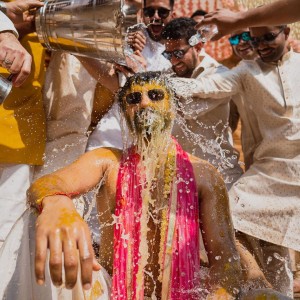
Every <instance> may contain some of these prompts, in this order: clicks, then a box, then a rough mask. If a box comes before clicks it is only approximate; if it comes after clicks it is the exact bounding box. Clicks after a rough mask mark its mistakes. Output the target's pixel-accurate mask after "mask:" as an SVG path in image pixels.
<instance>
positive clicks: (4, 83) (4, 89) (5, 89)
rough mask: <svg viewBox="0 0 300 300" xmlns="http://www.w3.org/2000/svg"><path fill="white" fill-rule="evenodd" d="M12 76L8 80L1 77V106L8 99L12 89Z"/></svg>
mask: <svg viewBox="0 0 300 300" xmlns="http://www.w3.org/2000/svg"><path fill="white" fill-rule="evenodd" d="M12 76H13V75H9V76H8V78H5V77H3V76H2V75H0V104H2V103H3V101H4V100H5V99H6V98H7V96H8V95H9V93H10V91H11V89H12V82H11V80H12Z"/></svg>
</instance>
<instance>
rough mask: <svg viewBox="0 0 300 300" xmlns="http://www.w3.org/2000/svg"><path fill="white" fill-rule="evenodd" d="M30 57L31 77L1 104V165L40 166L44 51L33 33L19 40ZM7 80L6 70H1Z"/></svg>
mask: <svg viewBox="0 0 300 300" xmlns="http://www.w3.org/2000/svg"><path fill="white" fill-rule="evenodd" d="M20 42H21V43H22V45H23V47H24V48H25V49H26V50H27V51H28V52H29V53H30V54H31V55H32V59H33V63H32V69H31V74H30V76H29V78H28V79H27V80H26V82H25V83H24V84H23V85H22V86H21V87H19V88H14V87H13V88H12V91H11V93H10V95H9V96H8V97H7V99H6V100H5V101H4V103H3V104H2V105H0V163H22V164H30V165H41V164H43V161H42V157H43V154H44V149H45V115H44V109H43V102H42V93H41V89H42V86H43V83H44V75H45V68H44V58H45V50H44V49H43V47H42V46H41V44H40V43H39V42H38V39H37V36H36V34H34V33H32V34H28V35H26V36H25V37H24V38H23V39H21V41H20ZM0 73H1V74H2V75H4V76H6V77H7V74H8V72H7V70H6V69H4V68H0Z"/></svg>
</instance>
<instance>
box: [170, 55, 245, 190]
mask: <svg viewBox="0 0 300 300" xmlns="http://www.w3.org/2000/svg"><path fill="white" fill-rule="evenodd" d="M200 59H201V63H200V64H199V65H198V66H197V68H196V69H195V70H194V72H193V74H192V78H195V79H198V78H201V77H204V76H208V75H211V74H215V73H221V72H225V71H226V70H227V68H225V67H224V66H222V65H221V64H219V63H218V62H217V61H216V60H214V59H213V58H212V57H210V56H209V55H208V54H206V53H205V51H203V50H202V51H201V53H200ZM171 80H172V79H171ZM192 80H193V79H192ZM186 81H187V82H185V84H184V85H176V86H175V87H174V89H175V91H176V94H177V95H182V96H183V97H180V104H179V113H178V117H177V122H175V125H174V128H173V132H172V133H173V135H174V136H175V137H176V139H177V140H178V142H179V144H180V145H181V146H182V148H183V149H184V150H185V151H186V152H188V153H191V154H193V155H195V156H197V157H200V158H201V159H204V160H206V161H208V162H210V163H211V164H212V165H214V166H215V167H216V168H217V169H218V170H219V171H220V172H221V174H222V176H223V179H224V180H225V183H226V186H227V188H228V189H229V188H230V187H231V186H232V184H233V183H234V182H235V181H236V180H237V179H238V178H240V177H241V175H242V174H243V170H242V169H241V167H240V165H239V163H238V159H239V153H238V152H237V150H235V149H234V147H233V141H232V133H231V129H230V127H229V125H228V119H229V110H230V106H229V101H230V99H231V98H230V97H225V98H222V99H219V100H218V101H199V100H198V99H192V98H191V97H185V96H184V95H185V91H186V84H187V85H188V82H189V80H188V79H187V80H186Z"/></svg>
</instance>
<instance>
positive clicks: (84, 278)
mask: <svg viewBox="0 0 300 300" xmlns="http://www.w3.org/2000/svg"><path fill="white" fill-rule="evenodd" d="M78 249H79V257H80V265H81V282H82V286H83V288H84V289H85V290H88V289H90V288H91V286H92V272H93V266H94V265H95V262H94V251H93V247H92V241H91V238H90V234H89V232H88V230H87V229H86V230H85V232H84V233H83V234H82V237H81V238H80V239H79V241H78Z"/></svg>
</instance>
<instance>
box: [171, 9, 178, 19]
mask: <svg viewBox="0 0 300 300" xmlns="http://www.w3.org/2000/svg"><path fill="white" fill-rule="evenodd" d="M171 18H172V19H176V18H177V13H176V11H175V10H172V12H171Z"/></svg>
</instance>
